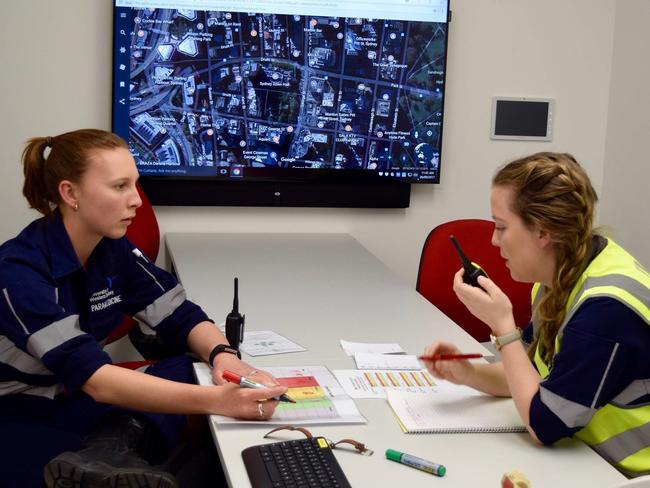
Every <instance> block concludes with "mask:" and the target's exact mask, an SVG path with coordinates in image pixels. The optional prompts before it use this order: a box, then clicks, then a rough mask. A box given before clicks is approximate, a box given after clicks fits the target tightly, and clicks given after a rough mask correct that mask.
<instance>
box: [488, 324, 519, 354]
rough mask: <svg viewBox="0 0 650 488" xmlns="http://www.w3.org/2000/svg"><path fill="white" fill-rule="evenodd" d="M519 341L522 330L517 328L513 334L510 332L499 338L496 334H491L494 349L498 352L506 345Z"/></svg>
mask: <svg viewBox="0 0 650 488" xmlns="http://www.w3.org/2000/svg"><path fill="white" fill-rule="evenodd" d="M519 339H521V329H520V328H519V327H517V328H515V330H513V331H512V332H508V333H507V334H504V335H502V336H498V337H497V336H495V335H494V334H490V340H491V341H492V344H494V347H496V348H497V351H500V350H501V348H502V347H503V346H505V345H506V344H510V343H511V342H515V341H518V340H519Z"/></svg>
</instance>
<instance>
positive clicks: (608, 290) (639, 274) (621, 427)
mask: <svg viewBox="0 0 650 488" xmlns="http://www.w3.org/2000/svg"><path fill="white" fill-rule="evenodd" d="M541 289H542V288H541V286H540V285H539V284H536V285H535V286H534V287H533V290H532V297H533V304H535V303H536V302H537V300H538V299H539V298H540V297H541V293H540V292H541ZM594 297H611V298H614V299H615V300H618V301H619V302H621V303H623V304H625V305H627V306H628V307H629V308H631V309H632V310H634V311H635V312H636V313H637V314H638V315H639V317H641V318H642V319H643V320H644V321H645V322H646V323H647V324H648V325H650V274H648V271H646V270H645V269H644V268H643V266H641V265H640V264H639V263H638V262H637V261H636V260H635V259H634V257H633V256H632V255H630V254H629V253H628V252H627V251H625V249H623V248H622V247H620V246H619V245H618V244H616V243H615V242H614V241H612V240H611V239H608V241H607V245H606V247H605V248H604V249H603V250H602V251H601V252H600V253H599V254H598V255H597V256H596V257H595V258H594V259H593V260H592V262H591V263H590V264H589V266H588V267H587V268H586V269H585V271H584V273H583V274H582V275H581V276H580V279H579V280H578V282H577V283H576V285H575V286H574V288H573V290H572V291H571V294H570V295H569V299H568V301H567V305H566V318H565V319H564V322H563V324H562V326H561V327H560V329H559V331H558V334H557V336H556V338H555V354H557V353H558V352H559V351H560V347H561V343H562V336H563V331H564V328H565V327H566V325H567V323H568V322H569V321H570V320H571V317H572V316H573V314H575V313H576V311H577V310H578V309H579V308H580V306H581V305H582V304H583V303H584V302H585V300H588V299H589V298H594ZM533 326H535V322H534V321H533ZM649 352H650V351H649ZM534 361H535V366H536V367H537V370H538V371H539V373H540V375H541V376H542V379H544V378H546V377H547V376H548V375H549V372H550V367H549V365H548V364H546V363H545V362H544V360H543V359H542V356H541V354H540V346H539V344H538V346H537V350H536V351H535V359H534ZM543 385H544V384H543V383H541V384H540V396H541V399H542V402H543V403H544V404H545V405H547V406H548V407H549V408H550V409H551V410H552V411H553V412H554V413H555V414H556V415H558V417H560V419H562V421H563V422H564V423H565V424H566V425H568V426H569V427H577V426H579V425H584V427H583V428H582V429H580V430H579V431H578V432H576V434H575V435H576V437H578V438H579V439H582V440H583V441H584V442H586V443H587V444H589V445H590V446H591V447H592V448H593V449H594V450H595V451H596V452H598V453H599V454H600V455H601V456H602V457H604V458H605V459H607V460H608V461H609V462H610V463H611V464H613V465H614V466H616V467H617V468H618V469H619V470H621V471H623V472H625V473H627V474H629V475H632V476H638V475H641V474H646V473H649V472H650V405H643V406H630V405H631V404H632V403H633V402H634V401H635V400H636V399H638V398H640V397H642V396H644V395H646V394H647V392H648V391H650V378H647V379H638V380H635V381H633V382H632V383H631V384H630V385H628V386H627V387H626V388H624V389H623V390H622V391H621V393H620V394H618V395H617V396H616V397H615V398H614V399H612V400H611V401H610V403H608V404H607V405H604V406H602V407H601V408H598V409H596V408H594V407H592V406H584V405H580V404H577V403H574V402H571V401H569V400H566V399H563V398H561V397H559V396H558V395H556V394H554V393H552V392H550V391H549V390H546V389H544V386H543Z"/></svg>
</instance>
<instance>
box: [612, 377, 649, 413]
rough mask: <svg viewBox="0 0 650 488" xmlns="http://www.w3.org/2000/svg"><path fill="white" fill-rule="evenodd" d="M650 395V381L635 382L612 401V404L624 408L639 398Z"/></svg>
mask: <svg viewBox="0 0 650 488" xmlns="http://www.w3.org/2000/svg"><path fill="white" fill-rule="evenodd" d="M645 395H650V379H645V380H635V381H633V382H632V383H630V385H629V386H628V387H627V388H625V389H624V390H623V391H622V392H620V393H619V394H618V395H616V397H615V398H614V399H613V400H612V404H614V405H616V406H619V407H624V406H626V405H629V404H630V403H632V402H633V401H634V400H636V399H637V398H641V397H643V396H645Z"/></svg>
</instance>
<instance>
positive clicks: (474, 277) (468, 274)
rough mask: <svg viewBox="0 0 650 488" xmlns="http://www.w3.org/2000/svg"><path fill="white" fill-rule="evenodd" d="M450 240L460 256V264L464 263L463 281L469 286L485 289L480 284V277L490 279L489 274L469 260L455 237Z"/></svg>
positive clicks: (450, 237)
mask: <svg viewBox="0 0 650 488" xmlns="http://www.w3.org/2000/svg"><path fill="white" fill-rule="evenodd" d="M449 239H450V240H451V242H452V244H453V245H454V247H455V248H456V252H458V256H460V262H461V263H463V269H464V270H465V273H464V274H463V281H464V282H465V283H467V284H468V285H472V286H476V287H478V288H483V287H482V286H481V285H479V284H478V277H479V276H485V277H486V278H487V277H488V275H487V273H486V272H485V271H483V268H481V267H480V266H479V265H478V264H476V263H473V262H471V261H470V260H469V258H468V257H467V256H465V253H464V252H463V250H462V249H461V248H460V245H459V244H458V242H457V241H456V238H455V237H454V236H453V235H452V236H449Z"/></svg>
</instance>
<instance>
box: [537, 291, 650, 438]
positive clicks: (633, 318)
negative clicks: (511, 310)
mask: <svg viewBox="0 0 650 488" xmlns="http://www.w3.org/2000/svg"><path fill="white" fill-rule="evenodd" d="M531 333H532V325H531V326H529V327H528V328H527V329H526V331H525V334H524V339H528V340H530V339H532V336H531ZM648 351H650V328H648V325H647V324H646V323H645V322H644V321H643V319H642V318H641V317H640V316H639V315H638V314H636V313H635V312H634V311H633V310H631V309H630V308H629V307H628V306H626V305H624V304H623V303H621V302H619V301H618V300H615V299H614V298H611V297H595V298H589V299H588V300H586V301H585V302H584V303H583V304H582V305H581V306H580V308H579V310H578V311H577V312H576V313H575V314H574V315H573V317H572V318H571V320H570V321H569V322H568V323H567V325H566V328H565V329H564V337H563V339H562V346H561V348H560V352H559V353H557V354H556V355H555V357H554V359H553V367H552V368H551V371H550V374H549V376H548V377H547V378H546V379H545V380H544V381H543V382H542V383H540V386H541V387H543V388H544V389H546V390H547V391H549V392H551V393H552V394H554V395H557V396H559V397H562V398H564V399H565V401H566V402H567V403H569V402H573V403H575V404H578V405H582V406H588V407H590V408H591V409H594V410H595V409H598V408H600V407H602V406H603V405H606V404H607V403H609V402H610V401H611V400H612V399H613V398H615V397H616V396H617V395H618V394H619V393H620V392H621V390H623V389H624V388H626V387H627V386H628V385H630V383H632V382H633V381H635V380H641V381H644V380H645V381H647V378H650V362H649V361H648ZM649 401H650V394H646V395H645V396H642V397H640V398H639V399H638V400H636V401H635V402H634V404H643V403H648V402H649ZM530 426H531V427H532V428H533V430H534V431H535V434H536V435H537V437H538V438H539V440H540V441H542V442H543V443H545V444H552V443H554V442H556V441H558V440H559V439H562V438H563V437H571V436H572V435H573V434H575V433H576V432H577V431H578V430H580V429H581V428H582V427H584V425H577V426H572V427H569V426H567V425H566V424H565V423H564V421H563V420H562V419H561V418H560V417H558V416H557V415H556V414H555V413H554V412H553V411H552V410H551V409H550V408H549V407H548V406H547V405H545V404H544V401H543V398H542V395H541V393H540V392H538V393H537V394H535V396H534V397H533V400H532V403H531V405H530Z"/></svg>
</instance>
